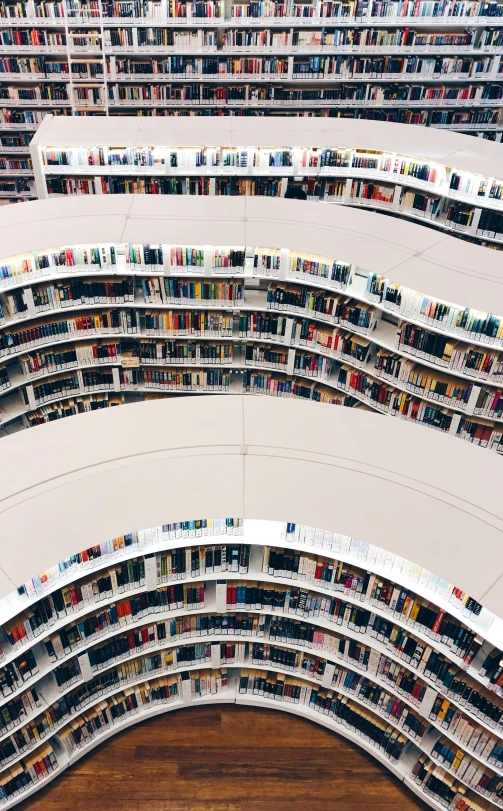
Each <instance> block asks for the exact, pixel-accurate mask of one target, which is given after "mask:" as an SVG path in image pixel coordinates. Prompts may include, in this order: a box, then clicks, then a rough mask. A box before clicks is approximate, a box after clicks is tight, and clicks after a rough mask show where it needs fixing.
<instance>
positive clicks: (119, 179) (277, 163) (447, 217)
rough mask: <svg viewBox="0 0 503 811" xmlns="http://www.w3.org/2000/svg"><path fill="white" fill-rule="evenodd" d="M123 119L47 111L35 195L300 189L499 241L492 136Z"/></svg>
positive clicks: (497, 167)
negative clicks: (478, 137)
mask: <svg viewBox="0 0 503 811" xmlns="http://www.w3.org/2000/svg"><path fill="white" fill-rule="evenodd" d="M126 121H127V125H126V123H125V122H126ZM121 123H122V124H124V129H123V130H122V129H121V132H120V138H119V133H118V131H117V127H116V124H115V122H114V121H113V120H111V119H110V118H101V119H99V121H94V119H86V120H85V122H84V123H82V122H81V121H76V120H73V119H72V120H66V119H64V118H62V117H54V116H46V118H45V120H44V123H43V124H42V125H41V126H40V128H39V130H38V132H37V134H36V136H35V138H34V139H33V141H32V144H31V161H32V165H33V170H34V176H35V180H36V186H37V192H38V196H39V198H45V197H54V196H60V195H69V196H75V195H108V194H138V193H139V194H146V195H149V194H156V195H187V196H193V195H202V196H204V195H209V196H243V195H252V196H267V197H285V195H286V196H287V197H292V196H293V197H295V196H298V195H301V197H303V198H304V199H308V200H310V201H316V202H329V203H338V204H344V205H350V206H358V207H364V208H367V209H373V210H376V211H380V212H383V213H386V214H388V215H389V216H392V217H400V218H402V217H403V218H407V219H410V220H412V221H416V222H420V223H423V224H426V225H428V226H429V227H431V228H438V229H440V230H443V231H447V232H448V233H452V234H455V235H456V236H459V237H461V238H463V239H466V240H470V241H473V242H477V243H482V244H484V245H488V246H490V247H492V248H500V247H501V245H503V180H500V179H499V178H503V160H502V157H501V148H500V146H499V145H498V146H496V145H495V144H493V143H491V142H488V141H485V140H482V141H480V142H479V141H477V142H474V140H473V138H468V137H467V136H461V135H460V134H459V133H458V134H456V135H452V134H451V133H449V134H447V133H444V132H438V131H436V130H433V129H428V130H426V131H424V130H412V135H411V130H410V128H409V127H406V126H404V125H396V124H380V125H378V124H376V123H375V122H372V124H369V122H366V121H351V122H348V121H346V120H344V119H334V120H331V121H327V120H326V119H308V120H306V121H304V119H302V120H297V119H296V120H294V121H291V120H290V119H286V121H285V120H283V121H282V120H281V119H275V120H274V123H273V124H269V125H268V126H267V128H266V129H264V128H263V125H261V124H260V121H255V123H254V125H253V124H252V125H249V124H248V121H244V120H242V119H238V120H237V121H234V119H232V118H219V119H217V120H216V121H214V122H212V124H211V128H208V127H204V128H202V127H201V126H200V124H201V123H204V122H199V121H198V120H197V119H192V120H191V121H190V122H189V123H187V121H186V119H183V118H178V119H176V120H175V121H173V122H171V121H170V126H169V128H168V127H167V126H166V123H165V122H164V123H163V120H158V119H150V118H146V119H143V120H142V119H140V120H139V123H138V122H137V120H136V119H130V118H128V119H126V118H124V119H122V121H121ZM118 138H119V140H120V144H119V143H118ZM474 143H475V147H474ZM460 153H465V154H462V155H461V154H460ZM457 159H458V160H459V165H457V164H456V160H457ZM453 164H454V165H453Z"/></svg>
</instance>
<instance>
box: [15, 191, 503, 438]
mask: <svg viewBox="0 0 503 811" xmlns="http://www.w3.org/2000/svg"><path fill="white" fill-rule="evenodd" d="M95 199H96V200H97V201H98V205H97V206H96V205H95ZM68 202H69V203H70V205H68ZM212 203H213V201H211V203H210V201H209V200H208V199H206V198H199V199H197V200H194V199H191V200H190V201H188V200H183V201H174V200H173V199H172V198H170V197H161V198H159V199H156V200H152V199H151V198H149V197H141V196H139V197H135V198H134V199H130V198H128V197H127V196H110V197H109V196H104V197H97V198H89V197H76V198H73V199H72V200H71V201H66V200H50V201H49V200H46V201H40V202H39V203H34V204H31V205H30V206H27V207H24V211H23V210H19V213H18V214H16V211H15V210H14V209H12V208H9V209H6V210H5V217H4V219H3V222H4V223H5V228H6V232H7V233H6V236H5V241H4V250H5V251H8V250H9V247H10V246H11V245H12V247H13V248H14V246H15V248H14V249H15V250H16V251H17V252H18V251H19V249H20V246H21V245H25V246H26V250H25V251H24V252H22V253H16V255H15V256H11V257H8V256H6V257H5V258H4V259H3V260H2V262H1V263H0V276H1V278H0V304H1V307H2V311H1V312H2V323H1V324H0V363H1V364H2V368H1V369H0V373H1V375H0V382H1V390H0V408H1V409H2V411H1V412H0V413H1V415H2V419H1V427H2V431H3V432H4V433H11V432H13V431H16V430H19V428H22V427H30V426H33V425H39V424H40V423H43V422H47V421H51V420H54V419H59V418H61V417H64V416H66V415H67V414H68V415H72V414H75V413H81V412H86V411H91V410H95V409H99V408H104V407H108V406H114V405H120V404H122V403H124V402H129V401H131V400H132V401H137V400H142V399H145V398H148V397H152V396H164V395H173V394H174V395H178V394H187V393H191V394H204V393H206V392H214V393H227V394H236V393H240V392H243V391H245V392H249V393H254V394H268V395H276V396H283V397H289V398H303V399H311V400H315V401H318V402H323V403H332V404H338V405H345V406H348V407H352V408H357V409H358V408H369V409H371V410H374V411H377V412H378V413H381V414H386V415H390V416H394V417H397V418H400V419H403V420H405V421H410V422H414V423H416V424H423V425H426V426H429V427H433V428H435V429H437V430H438V431H440V432H443V433H450V434H452V435H454V436H457V437H459V438H462V439H464V440H466V441H468V442H470V443H474V444H476V445H478V446H481V447H484V448H489V449H492V450H495V451H497V452H501V449H502V447H503V430H502V428H501V426H502V425H503V418H502V416H503V394H502V375H503V373H502V369H503V361H502V359H501V350H502V349H503V323H502V321H501V317H500V316H499V315H497V313H498V312H503V302H502V303H501V305H498V304H497V302H498V300H499V297H500V293H499V289H498V285H497V284H496V283H495V282H494V281H493V279H495V278H497V274H498V272H499V258H498V257H499V254H498V253H497V252H490V251H488V250H487V249H484V248H483V247H480V246H475V245H461V243H460V242H459V241H457V240H454V239H452V238H451V237H443V238H442V239H441V240H440V241H439V238H438V234H437V233H434V232H430V231H425V230H424V229H422V228H420V227H418V226H416V225H413V224H410V223H406V222H398V223H393V227H392V228H391V227H390V228H389V229H384V228H383V227H381V220H382V218H381V217H380V216H379V215H378V214H376V213H371V212H359V211H355V210H353V209H352V208H336V209H328V208H326V207H322V208H320V209H319V212H320V214H321V215H322V216H321V217H319V216H317V211H313V207H311V206H309V204H308V203H301V202H299V201H292V200H281V201H279V200H264V201H258V200H254V199H253V198H241V199H239V200H232V201H231V200H226V199H224V198H220V199H219V200H218V201H216V203H217V205H213V204H212ZM210 205H211V208H210ZM259 206H260V207H259ZM299 206H300V207H301V208H300V209H299ZM299 210H302V211H303V212H305V213H304V214H303V220H304V221H303V223H302V225H301V226H299V225H298V212H299ZM209 213H210V216H208V214H209ZM217 213H218V216H219V221H218V225H216V223H215V220H214V217H215V216H216V215H217ZM266 215H267V216H266ZM151 216H154V217H155V219H153V220H149V217H151ZM61 217H64V222H65V223H67V224H68V228H67V229H66V230H65V236H66V238H67V240H68V241H67V243H66V244H65V245H61V244H58V242H57V239H58V240H59V239H60V233H61V231H60V223H61V219H60V218H61ZM82 218H85V219H82ZM28 223H29V234H28V233H27V230H28V229H26V228H25V224H28ZM84 224H85V226H84ZM385 224H386V225H387V224H388V221H385ZM395 224H396V225H398V227H395ZM389 225H390V226H391V222H390V223H389ZM114 235H117V237H118V238H117V240H116V241H111V240H110V237H113V236H114ZM119 235H120V236H119ZM218 237H221V242H220V243H218V242H217V243H215V238H218ZM146 238H147V239H149V240H150V241H149V242H148V243H147V242H146V241H144V240H145V239H146ZM124 239H126V240H127V241H122V240H124ZM140 239H141V240H142V241H140ZM272 239H274V240H275V247H267V244H268V241H269V240H271V241H272ZM104 240H106V241H104ZM175 240H176V241H175ZM269 244H272V243H269ZM44 245H46V246H47V247H46V248H44V247H42V246H44ZM285 245H288V246H291V247H288V248H287V247H283V246H285ZM35 246H37V247H35ZM314 251H316V253H315V252H314ZM320 251H324V253H323V254H321V253H320ZM454 263H456V265H457V267H456V266H455V265H454ZM439 267H441V268H442V272H441V273H439ZM459 270H462V272H459ZM388 273H389V276H388ZM474 277H475V278H476V279H477V284H476V285H475V286H474V285H472V279H473V278H474ZM416 290H418V291H419V290H428V292H429V295H428V296H426V295H425V294H424V293H422V292H415V291H416ZM453 300H454V302H456V303H455V304H451V303H450V302H451V301H453ZM458 302H459V303H458ZM468 304H469V305H470V306H468ZM500 306H501V309H500ZM484 308H487V309H484Z"/></svg>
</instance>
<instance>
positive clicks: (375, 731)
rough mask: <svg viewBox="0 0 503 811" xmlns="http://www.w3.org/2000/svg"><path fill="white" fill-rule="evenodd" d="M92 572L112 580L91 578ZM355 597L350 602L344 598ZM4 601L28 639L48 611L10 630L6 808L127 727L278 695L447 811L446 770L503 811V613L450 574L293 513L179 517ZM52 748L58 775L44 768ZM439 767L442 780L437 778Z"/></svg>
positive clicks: (7, 614)
mask: <svg viewBox="0 0 503 811" xmlns="http://www.w3.org/2000/svg"><path fill="white" fill-rule="evenodd" d="M100 416H101V415H100ZM20 436H21V435H20ZM19 438H20V437H19ZM16 439H17V438H16ZM265 542H267V543H265ZM269 544H270V545H269ZM98 550H99V554H98ZM91 551H92V552H93V554H94V561H93V559H92V557H91ZM30 565H32V564H30ZM114 573H115V574H114ZM90 576H91V578H92V577H96V578H97V580H96V581H94V582H99V583H101V586H102V588H101V591H99V592H98V591H97V590H96V588H91V587H90V584H91V582H92V581H91V580H90ZM107 579H108V582H105V581H106V580H107ZM202 581H204V584H205V585H204V589H203V588H202V587H201V586H202ZM198 583H200V584H201V586H199V585H198ZM357 583H358V584H357ZM86 584H89V585H86ZM152 589H153V591H152ZM156 590H157V591H156ZM171 591H172V592H173V595H174V598H175V602H174V603H172V604H171V597H170V598H169V600H170V605H169V608H168V607H167V604H165V607H164V608H163V607H162V606H161V604H160V603H159V604H155V603H154V602H151V601H150V602H149V604H147V603H145V604H144V605H143V607H140V604H139V603H137V601H138V595H140V594H141V593H149V594H154V593H165V594H169V593H170V592H171ZM175 592H176V594H178V592H179V595H178V597H176V595H175ZM203 592H204V593H203ZM65 594H66V595H67V596H66V597H64V596H63V595H65ZM402 594H403V597H402V596H401V595H402ZM266 595H267V596H266ZM323 595H325V596H323ZM61 599H62V600H63V602H60V600H61ZM180 599H181V600H182V603H184V605H183V606H182V603H181V602H180ZM187 599H188V600H190V601H191V602H190V603H188V602H187ZM177 600H178V601H177ZM320 600H321V601H322V602H321V603H320ZM407 600H409V601H410V603H409V604H408V605H407ZM135 601H136V602H135ZM313 601H314V602H313ZM341 601H342V603H341ZM339 603H341V604H342V605H343V606H348V609H346V608H344V607H342V609H335V606H336V605H337V604H339ZM126 604H127V605H129V606H130V607H133V605H136V606H137V607H136V609H135V612H134V613H133V615H129V617H130V619H129V621H128V620H127V615H126V614H124V613H123V611H122V609H121V608H120V607H121V605H122V606H125V605H126ZM156 605H157V608H156V607H155V606H156ZM64 606H66V607H64ZM350 606H351V607H352V608H349V607H350ZM414 606H418V607H421V606H422V609H421V610H422V611H423V614H421V613H417V610H416V611H414ZM49 607H51V610H52V611H53V618H52V619H50V618H49V615H48V614H47V611H48V609H49ZM338 611H339V620H337V619H336V617H337V615H338ZM341 611H342V613H340V612H341ZM0 612H1V631H0V633H2V635H5V634H8V635H11V636H12V633H13V630H14V628H18V629H19V628H20V625H19V623H20V621H21V622H22V621H23V619H24V622H25V627H27V626H26V622H27V621H28V620H27V617H28V615H29V614H30V612H31V615H32V617H35V615H36V614H37V615H38V616H39V617H41V616H42V615H44V616H45V617H46V618H47V619H46V624H45V627H44V628H43V627H42V626H40V625H39V626H38V631H39V632H38V633H37V634H36V635H34V636H33V637H31V638H25V639H24V641H23V640H19V641H18V642H17V643H16V644H15V645H14V646H13V647H12V649H9V645H8V642H7V638H5V639H4V640H3V644H2V655H3V659H2V661H1V662H0V674H1V675H0V683H1V689H2V694H3V695H2V696H1V697H0V703H1V705H2V708H3V711H2V727H1V728H0V786H2V789H3V791H5V793H6V794H7V797H5V798H4V799H3V807H5V808H9V807H11V806H13V805H15V804H16V803H17V802H19V801H21V800H23V799H25V798H27V797H28V796H30V794H31V793H33V792H34V791H36V790H37V789H38V787H39V785H43V784H45V783H46V782H47V780H50V779H53V778H55V777H57V776H58V775H59V774H60V773H61V772H62V771H63V770H64V769H65V768H67V767H70V766H71V765H72V764H73V763H74V762H76V760H77V759H78V758H79V757H81V756H83V755H84V754H85V753H86V752H88V751H90V750H91V749H92V748H93V747H94V746H96V745H98V744H99V743H101V742H103V741H104V740H106V739H107V738H108V737H109V736H110V735H113V734H114V733H115V732H116V731H119V730H121V729H124V728H126V727H128V726H130V725H132V724H135V723H138V722H141V721H142V720H145V719H146V718H149V717H151V716H152V715H155V714H158V713H160V712H167V711H170V710H176V709H180V708H183V707H188V706H191V705H193V704H197V703H208V702H215V701H216V702H218V701H228V702H237V703H243V704H249V705H251V706H253V705H255V706H272V707H276V708H278V709H281V710H285V711H292V712H295V713H299V714H300V715H303V716H304V717H308V718H311V719H312V720H315V721H317V722H320V723H323V724H324V725H326V726H328V727H329V728H330V729H332V730H333V731H335V732H337V733H340V734H342V735H343V736H345V737H347V738H349V739H350V740H352V741H354V742H355V743H357V744H358V745H360V746H362V747H363V748H364V749H365V750H366V751H368V752H369V753H370V754H372V755H373V756H374V757H376V758H377V759H378V760H379V761H380V762H382V763H384V764H385V765H386V766H387V768H389V769H390V770H391V771H392V772H393V773H394V774H396V775H397V776H398V777H399V778H400V779H401V780H404V781H405V783H406V784H407V785H408V786H409V787H410V788H412V790H414V791H416V793H418V795H419V796H421V797H422V798H423V799H424V800H425V801H426V803H428V804H429V805H430V806H431V807H433V808H437V807H441V802H442V799H443V797H442V796H440V795H439V794H438V792H439V791H440V789H441V788H442V785H443V784H442V780H443V783H444V784H445V786H447V787H449V786H450V787H451V788H452V787H454V788H453V791H454V793H456V794H459V795H460V796H459V801H460V802H461V798H462V797H464V798H465V800H466V801H467V802H469V803H470V805H469V806H468V807H470V808H473V809H475V811H477V810H478V809H489V808H491V807H495V806H497V805H499V797H498V795H497V791H498V790H499V789H498V785H499V779H500V775H501V774H502V773H503V754H502V753H503V736H502V735H501V722H502V719H503V691H502V690H501V688H499V687H498V688H497V689H495V687H491V685H497V684H499V681H500V679H499V676H498V673H499V670H501V668H498V665H497V660H498V659H499V657H500V655H501V654H500V652H498V651H497V652H496V659H494V656H492V654H491V652H492V651H493V649H494V644H498V642H499V644H501V641H502V640H503V636H502V633H501V621H500V620H499V619H498V618H497V617H495V616H494V615H493V614H491V612H490V611H488V610H487V609H486V608H484V607H482V606H481V605H480V603H478V602H477V601H476V600H474V599H473V598H470V597H469V596H468V594H466V593H464V592H463V591H462V590H460V589H458V588H456V587H454V586H452V585H451V584H450V583H449V582H448V581H447V580H443V579H442V578H438V577H437V576H436V575H434V574H432V573H431V572H430V571H428V570H427V569H424V568H422V567H421V566H417V565H416V564H413V563H410V562H409V561H408V560H406V559H404V557H402V556H398V555H394V554H392V553H390V552H386V550H384V549H380V548H378V547H376V546H372V545H369V544H367V543H364V542H362V541H358V540H356V539H354V538H351V537H349V536H343V535H340V534H338V533H334V532H330V531H323V530H318V529H314V528H313V527H311V526H302V525H298V524H285V523H282V522H271V521H268V522H265V521H256V520H249V519H244V520H243V519H236V518H233V519H229V518H227V519H225V518H224V519H204V520H198V521H186V522H182V523H172V524H167V525H166V524H165V525H163V526H158V527H152V528H150V529H148V530H139V531H137V532H133V533H129V534H128V535H126V536H123V537H122V538H118V537H116V538H115V539H114V540H113V541H108V542H107V543H105V544H101V545H99V546H98V547H96V546H94V547H93V549H92V550H91V549H88V550H87V551H86V552H81V553H78V554H77V555H75V553H74V554H73V555H72V557H71V558H70V559H67V560H65V561H62V562H61V563H60V564H57V565H56V566H55V567H52V568H51V569H50V570H46V571H45V572H44V573H42V574H41V575H39V576H37V577H35V578H34V579H33V580H31V581H30V582H29V583H25V585H24V586H23V587H22V588H21V589H18V591H17V592H15V593H12V594H8V595H6V596H5V597H4V598H3V599H2V600H1V603H0ZM26 612H28V613H26ZM40 612H42V613H40ZM54 612H55V613H54ZM114 612H115V614H114V616H115V617H116V619H115V621H114V623H113V624H112V625H109V626H108V628H105V627H103V629H102V630H101V631H100V632H99V633H97V632H96V631H94V632H92V633H91V635H89V636H88V637H87V638H86V639H85V640H84V639H83V640H82V642H83V644H82V642H81V643H80V644H77V645H76V647H75V643H74V642H71V641H70V639H71V636H72V635H74V631H71V628H72V627H73V628H77V627H81V628H82V632H83V629H84V627H86V628H88V630H91V629H90V626H89V625H88V623H89V618H90V617H92V616H99V617H100V623H102V622H104V618H105V617H106V616H108V617H111V616H112V614H113V613H114ZM435 612H436V613H435ZM56 613H57V617H56ZM413 614H414V619H413ZM86 615H87V617H88V619H87V620H84V617H85V616H86ZM120 617H122V619H119V618H120ZM435 617H436V621H435ZM79 621H80V625H79ZM393 622H395V623H397V626H396V627H401V628H402V631H403V633H404V641H403V642H400V641H397V639H396V638H394V634H393V633H392V630H391V627H392V624H393ZM422 622H427V624H428V628H429V630H428V631H427V632H426V633H425V632H424V631H422V630H420V629H421V627H423V626H421V623H422ZM86 623H87V625H86ZM386 627H387V628H388V630H387V631H386V630H385V628H386ZM471 628H473V631H471V630H470V629H471ZM456 629H457V631H456ZM462 629H464V630H463V633H464V634H465V635H466V634H468V636H467V637H466V638H465V642H464V643H463V646H464V647H463V650H464V651H465V654H464V655H465V657H466V660H465V662H464V665H460V661H462V660H459V652H455V649H454V647H453V646H452V645H450V646H448V645H446V644H444V642H442V637H441V635H442V634H443V635H444V637H445V634H447V637H448V638H450V636H449V635H454V636H453V637H452V638H454V637H456V638H457V639H458V640H459V639H460V637H459V634H458V631H460V630H462ZM63 632H65V640H66V642H65V643H64V647H61V649H59V650H58V648H57V647H56V643H55V640H56V639H59V638H61V640H62V639H63V636H62V633H63ZM388 637H389V639H388ZM405 639H408V642H407V645H405ZM121 640H123V645H122V647H121V644H120V641H121ZM470 640H472V641H471V642H470ZM489 640H492V641H489ZM49 643H50V645H49ZM411 644H412V645H413V647H414V646H415V647H416V652H415V654H414V655H412V650H411V648H410V645H411ZM403 645H405V647H403ZM48 646H49V647H48ZM418 646H421V650H422V651H423V653H422V654H421V653H420V652H419V647H418ZM470 646H471V647H470ZM44 649H45V652H44ZM428 651H430V653H428ZM406 653H407V655H406ZM434 655H435V656H437V655H440V656H443V657H446V661H448V662H449V663H450V665H451V670H452V669H453V668H454V670H453V672H455V671H456V672H457V679H458V681H459V680H461V683H462V684H464V685H465V687H464V688H461V687H459V686H458V687H457V688H456V690H457V693H456V692H455V689H454V682H452V683H451V682H449V685H448V683H447V681H445V683H444V681H442V679H443V676H442V677H439V676H438V675H436V676H433V672H432V669H431V668H432V667H433V664H432V662H433V658H434ZM488 655H489V658H488ZM30 656H31V659H30ZM21 660H22V661H23V662H26V667H25V669H24V670H22V671H16V672H18V676H17V679H18V683H16V684H13V683H12V682H9V679H7V680H6V673H7V671H9V668H11V669H12V667H13V664H12V663H13V662H17V663H18V665H19V666H20V662H21ZM26 668H27V669H26ZM488 668H492V670H491V671H490V676H489V677H488V676H487V672H489V671H488ZM21 672H22V673H23V677H22V676H21V675H19V674H20V673H21ZM9 683H10V687H9ZM460 690H461V692H462V697H461V692H460ZM467 691H468V692H467ZM500 693H501V695H500ZM470 696H471V699H470ZM21 699H22V703H20V700H21ZM482 699H483V700H484V702H485V703H484V707H485V712H486V713H487V711H489V709H490V708H492V709H490V712H491V717H489V716H488V715H487V714H486V715H484V714H483V713H482V706H483V705H482V703H481V701H482ZM474 701H476V702H477V704H476V705H475V704H474V703H473V702H474ZM272 702H274V704H273V703H272ZM440 706H442V708H443V709H442V713H445V712H446V711H447V710H448V707H449V706H451V707H453V708H454V709H453V711H452V713H450V715H449V713H448V715H447V716H446V717H449V719H450V723H447V721H442V720H441V718H440V716H439V715H438V713H439V708H440ZM84 725H85V729H86V730H87V732H86V733H85V734H83V730H84ZM454 750H456V751H458V757H457V759H453V758H452V757H451V756H450V755H449V752H453V751H454ZM37 758H39V759H41V762H42V763H43V764H45V768H44V766H43V767H42V768H41V769H37V770H36V773H34V772H33V769H32V764H33V763H38V762H39V760H37ZM458 761H459V762H458ZM416 764H419V765H416ZM467 764H468V768H465V767H466V766H467ZM433 768H435V769H436V771H435V776H436V778H437V782H435V781H433V782H432V781H431V780H430V779H429V777H428V771H431V770H433ZM440 778H441V783H440V785H439V784H438V779H440ZM432 786H436V792H437V795H438V796H435V794H433V795H432V793H431V791H430V789H431V788H432ZM444 797H445V795H444ZM453 807H459V808H461V805H459V806H453Z"/></svg>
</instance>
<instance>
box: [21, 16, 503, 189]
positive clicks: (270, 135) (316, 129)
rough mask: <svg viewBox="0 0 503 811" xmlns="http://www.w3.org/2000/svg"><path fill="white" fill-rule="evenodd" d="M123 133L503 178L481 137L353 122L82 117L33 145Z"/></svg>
mask: <svg viewBox="0 0 503 811" xmlns="http://www.w3.org/2000/svg"><path fill="white" fill-rule="evenodd" d="M333 24H334V25H336V24H337V23H336V22H335V23H333ZM121 135H122V141H121V143H124V144H125V145H127V146H145V145H146V144H151V145H154V146H205V145H206V146H218V145H219V144H222V145H225V146H246V145H247V144H250V145H251V144H252V143H253V144H254V145H256V146H267V147H275V146H279V147H282V146H286V145H292V146H308V147H315V146H317V147H324V146H326V147H334V146H340V147H346V146H351V147H355V148H365V149H375V150H386V151H387V152H398V153H399V154H405V155H414V156H417V157H421V158H427V159H428V160H433V161H436V162H437V163H441V164H444V165H446V166H451V167H455V168H456V169H464V170H465V171H467V172H475V173H479V174H482V175H486V176H488V177H503V149H502V147H501V145H500V144H497V143H494V142H492V141H488V140H486V139H485V138H473V137H471V136H469V135H463V134H461V133H457V132H449V131H447V130H438V129H435V128H433V127H414V126H411V125H410V124H394V123H391V122H387V121H365V120H358V119H351V118H293V117H285V118H281V117H278V116H275V117H274V118H265V119H264V118H260V117H258V118H255V117H253V116H246V117H241V116H229V117H225V118H224V117H222V118H219V117H212V118H210V119H208V118H206V117H201V118H198V117H194V116H192V117H190V118H189V119H187V118H186V117H183V116H180V117H176V116H173V117H171V118H170V119H169V122H166V119H165V118H162V117H161V118H159V117H149V116H125V117H124V116H121V118H120V119H115V118H106V117H100V118H95V117H91V116H87V117H86V116H83V117H82V116H81V117H80V118H79V119H78V120H75V119H71V118H69V117H65V116H46V117H45V118H44V121H43V122H42V124H41V125H40V127H39V128H38V131H37V134H36V135H35V136H34V138H33V140H32V142H31V143H32V146H33V147H36V146H68V147H72V146H76V147H85V146H96V145H104V146H107V145H108V146H117V144H118V142H119V141H120V136H121ZM62 168H63V170H64V167H62Z"/></svg>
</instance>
